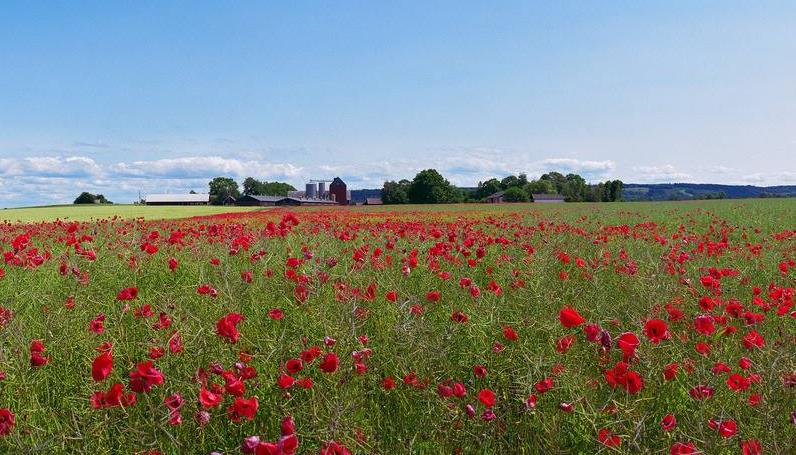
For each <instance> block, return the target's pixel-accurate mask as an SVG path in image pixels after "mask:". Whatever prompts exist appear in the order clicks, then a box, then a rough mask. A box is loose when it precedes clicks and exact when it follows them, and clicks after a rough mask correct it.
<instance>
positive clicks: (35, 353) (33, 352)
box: [30, 340, 50, 368]
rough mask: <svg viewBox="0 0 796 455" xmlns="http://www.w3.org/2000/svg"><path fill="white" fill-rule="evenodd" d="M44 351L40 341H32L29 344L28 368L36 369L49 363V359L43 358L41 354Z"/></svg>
mask: <svg viewBox="0 0 796 455" xmlns="http://www.w3.org/2000/svg"><path fill="white" fill-rule="evenodd" d="M44 351H45V348H44V344H43V343H42V342H41V340H32V341H31V342H30V366H31V367H33V368H38V367H41V366H44V365H47V364H48V363H49V362H50V358H49V357H45V356H44V355H43V354H42V352H44Z"/></svg>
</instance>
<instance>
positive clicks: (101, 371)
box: [91, 351, 113, 382]
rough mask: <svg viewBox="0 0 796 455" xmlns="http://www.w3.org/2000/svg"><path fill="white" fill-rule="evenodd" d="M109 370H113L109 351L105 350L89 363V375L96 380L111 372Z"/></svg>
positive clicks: (101, 379) (111, 356) (111, 355)
mask: <svg viewBox="0 0 796 455" xmlns="http://www.w3.org/2000/svg"><path fill="white" fill-rule="evenodd" d="M111 370H113V354H112V353H111V351H105V352H103V353H102V354H100V355H98V356H97V358H95V359H94V362H93V363H92V364H91V377H92V378H94V380H95V381H97V382H100V381H103V380H105V378H107V377H108V375H109V374H111Z"/></svg>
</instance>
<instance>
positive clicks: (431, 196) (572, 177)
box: [381, 169, 624, 204]
mask: <svg viewBox="0 0 796 455" xmlns="http://www.w3.org/2000/svg"><path fill="white" fill-rule="evenodd" d="M623 186H624V185H623V183H622V181H621V180H607V181H605V182H600V183H596V184H589V183H587V182H586V180H585V179H584V178H583V177H581V176H580V175H578V174H567V175H564V174H561V173H560V172H548V173H546V174H543V175H542V176H540V177H539V178H538V179H534V180H530V181H529V180H528V176H527V175H526V174H519V175H509V176H508V177H505V178H503V179H502V180H498V179H497V178H492V179H489V180H487V181H485V182H478V187H477V188H475V189H474V190H466V189H462V188H456V187H455V186H453V185H452V184H451V183H450V182H449V181H448V180H447V179H445V178H444V177H443V176H442V175H441V174H440V173H439V172H437V170H435V169H426V170H423V171H420V172H418V173H417V175H415V177H414V179H412V180H411V181H410V180H406V179H403V180H399V181H397V182H396V181H394V180H389V181H386V182H384V186H383V188H382V190H381V199H382V202H383V203H384V204H446V203H456V202H483V201H485V200H486V198H487V197H489V196H490V195H492V194H495V193H497V192H500V191H504V193H503V200H504V201H506V202H531V201H533V195H534V194H560V195H562V196H563V197H564V200H565V201H567V202H613V201H621V200H622V191H623Z"/></svg>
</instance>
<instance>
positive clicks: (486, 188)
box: [475, 179, 503, 200]
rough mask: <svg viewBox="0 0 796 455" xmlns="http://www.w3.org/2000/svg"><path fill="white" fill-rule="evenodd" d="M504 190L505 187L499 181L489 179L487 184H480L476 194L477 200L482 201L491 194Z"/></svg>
mask: <svg viewBox="0 0 796 455" xmlns="http://www.w3.org/2000/svg"><path fill="white" fill-rule="evenodd" d="M502 189H503V187H502V186H501V184H500V181H499V180H498V179H489V180H487V181H486V182H483V183H479V184H478V190H476V192H475V198H476V199H477V200H481V199H484V198H485V197H487V196H489V195H490V194H495V193H497V192H498V191H501V190H502Z"/></svg>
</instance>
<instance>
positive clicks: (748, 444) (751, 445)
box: [741, 439, 763, 455]
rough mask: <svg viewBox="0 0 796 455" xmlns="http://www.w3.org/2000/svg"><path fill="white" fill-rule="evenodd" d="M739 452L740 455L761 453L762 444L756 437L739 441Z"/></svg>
mask: <svg viewBox="0 0 796 455" xmlns="http://www.w3.org/2000/svg"><path fill="white" fill-rule="evenodd" d="M741 454H742V455H762V454H763V446H762V444H760V441H758V440H757V439H749V440H748V441H741Z"/></svg>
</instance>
